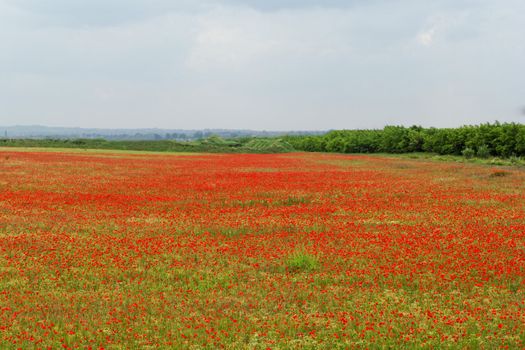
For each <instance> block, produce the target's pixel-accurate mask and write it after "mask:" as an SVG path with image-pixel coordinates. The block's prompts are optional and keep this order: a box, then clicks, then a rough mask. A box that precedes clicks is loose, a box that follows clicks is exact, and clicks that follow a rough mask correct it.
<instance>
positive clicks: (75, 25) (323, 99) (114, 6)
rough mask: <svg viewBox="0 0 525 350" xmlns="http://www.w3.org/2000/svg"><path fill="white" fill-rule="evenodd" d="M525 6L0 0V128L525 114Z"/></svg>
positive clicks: (352, 0)
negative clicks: (38, 125) (37, 125)
mask: <svg viewBox="0 0 525 350" xmlns="http://www.w3.org/2000/svg"><path fill="white" fill-rule="evenodd" d="M524 107H525V1H523V0H443V1H440V0H435V1H431V0H428V1H425V0H324V1H323V0H279V1H278V0H0V125H15V124H17V125H28V124H41V125H49V126H79V127H103V128H119V127H121V128H124V127H126V128H138V127H161V128H184V129H195V128H235V129H241V128H249V129H265V130H307V129H308V130H315V129H323V130H324V129H338V128H376V127H382V126H384V125H385V124H403V125H412V124H418V125H423V126H459V125H462V124H472V123H480V122H487V121H494V120H499V121H502V122H503V121H516V122H525V110H524Z"/></svg>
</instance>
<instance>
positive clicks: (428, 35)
mask: <svg viewBox="0 0 525 350" xmlns="http://www.w3.org/2000/svg"><path fill="white" fill-rule="evenodd" d="M435 35H436V28H430V29H427V30H425V31H423V32H421V33H419V34H418V35H417V41H418V43H420V44H421V45H423V46H430V45H432V42H433V41H434V36H435Z"/></svg>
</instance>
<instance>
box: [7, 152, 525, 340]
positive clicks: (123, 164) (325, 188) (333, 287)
mask: <svg viewBox="0 0 525 350" xmlns="http://www.w3.org/2000/svg"><path fill="white" fill-rule="evenodd" d="M524 287H525V172H524V171H523V170H522V169H519V168H506V169H503V168H496V167H491V166H482V165H475V164H459V163H447V162H432V161H425V160H415V159H408V158H394V157H384V156H366V155H338V154H308V153H292V154H229V155H228V154H154V153H151V154H148V153H125V152H121V153H116V152H87V151H85V152H84V151H76V152H73V151H68V152H66V151H63V152H39V151H28V150H23V151H15V150H12V149H7V148H3V149H1V150H0V348H12V349H17V348H21V349H28V348H31V349H33V348H35V349H48V348H51V349H56V348H66V349H120V348H125V349H156V348H191V349H201V348H202V349H218V348H226V349H268V348H269V349H319V348H326V349H346V348H371V347H372V348H375V347H385V348H399V347H409V348H412V347H421V346H423V347H428V348H438V347H439V348H441V347H449V348H450V347H451V348H487V349H488V348H523V347H525V289H524Z"/></svg>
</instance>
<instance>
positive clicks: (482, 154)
mask: <svg viewBox="0 0 525 350" xmlns="http://www.w3.org/2000/svg"><path fill="white" fill-rule="evenodd" d="M476 155H477V156H478V157H479V158H482V159H487V158H488V157H489V156H490V151H489V147H488V146H487V145H481V146H479V148H478V151H477V152H476Z"/></svg>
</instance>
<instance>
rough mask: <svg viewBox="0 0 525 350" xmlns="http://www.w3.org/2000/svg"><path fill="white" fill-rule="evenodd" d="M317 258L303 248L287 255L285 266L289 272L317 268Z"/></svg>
mask: <svg viewBox="0 0 525 350" xmlns="http://www.w3.org/2000/svg"><path fill="white" fill-rule="evenodd" d="M319 266H320V264H319V260H318V259H317V257H316V256H315V255H312V254H309V253H307V252H305V251H303V250H300V251H296V252H295V253H293V254H292V255H290V256H288V259H287V260H286V268H287V269H288V271H290V272H308V271H315V270H318V269H319Z"/></svg>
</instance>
